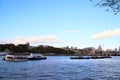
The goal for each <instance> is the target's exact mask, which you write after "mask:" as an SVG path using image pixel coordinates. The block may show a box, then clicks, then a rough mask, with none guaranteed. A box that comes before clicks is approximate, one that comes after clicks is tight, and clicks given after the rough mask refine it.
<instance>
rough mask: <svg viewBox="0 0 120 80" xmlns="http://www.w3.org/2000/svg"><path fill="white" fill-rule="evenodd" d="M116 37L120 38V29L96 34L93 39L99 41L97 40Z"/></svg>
mask: <svg viewBox="0 0 120 80" xmlns="http://www.w3.org/2000/svg"><path fill="white" fill-rule="evenodd" d="M114 36H120V29H115V30H107V31H104V32H101V33H98V34H95V35H93V36H92V39H94V40H97V39H102V38H108V37H114Z"/></svg>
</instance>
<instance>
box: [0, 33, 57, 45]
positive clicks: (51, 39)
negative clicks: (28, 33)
mask: <svg viewBox="0 0 120 80" xmlns="http://www.w3.org/2000/svg"><path fill="white" fill-rule="evenodd" d="M56 41H57V38H56V36H54V35H48V36H36V37H16V38H13V39H12V40H10V41H6V40H2V41H0V42H2V43H14V44H25V43H26V42H29V43H31V44H38V43H55V42H56Z"/></svg>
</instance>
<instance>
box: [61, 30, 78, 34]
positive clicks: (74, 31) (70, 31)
mask: <svg viewBox="0 0 120 80" xmlns="http://www.w3.org/2000/svg"><path fill="white" fill-rule="evenodd" d="M77 32H78V31H77V30H64V31H62V32H61V34H65V33H77Z"/></svg>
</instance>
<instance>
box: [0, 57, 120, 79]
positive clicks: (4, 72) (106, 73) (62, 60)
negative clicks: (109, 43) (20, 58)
mask: <svg viewBox="0 0 120 80" xmlns="http://www.w3.org/2000/svg"><path fill="white" fill-rule="evenodd" d="M119 78H120V57H113V58H109V59H90V60H89V59H87V60H70V59H69V57H68V56H58V57H57V56H49V57H47V60H36V61H26V62H6V61H2V60H1V57H0V80H119Z"/></svg>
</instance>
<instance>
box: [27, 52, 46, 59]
mask: <svg viewBox="0 0 120 80" xmlns="http://www.w3.org/2000/svg"><path fill="white" fill-rule="evenodd" d="M43 59H47V57H45V56H43V55H42V54H40V53H31V54H30V56H28V60H43Z"/></svg>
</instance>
